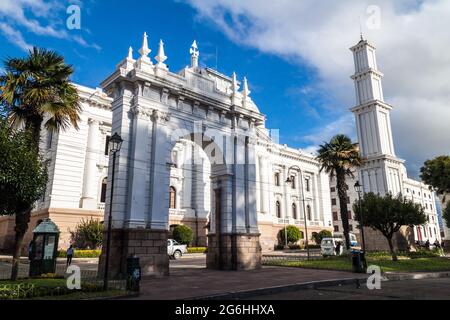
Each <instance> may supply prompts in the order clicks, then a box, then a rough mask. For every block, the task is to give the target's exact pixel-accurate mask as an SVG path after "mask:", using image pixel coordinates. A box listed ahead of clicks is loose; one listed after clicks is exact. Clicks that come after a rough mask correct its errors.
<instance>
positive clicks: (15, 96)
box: [0, 47, 81, 280]
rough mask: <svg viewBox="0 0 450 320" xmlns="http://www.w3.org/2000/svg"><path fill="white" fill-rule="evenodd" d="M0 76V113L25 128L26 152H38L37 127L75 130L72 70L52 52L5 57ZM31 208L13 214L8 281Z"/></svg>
mask: <svg viewBox="0 0 450 320" xmlns="http://www.w3.org/2000/svg"><path fill="white" fill-rule="evenodd" d="M4 65H5V74H3V75H1V76H0V114H1V115H3V116H6V117H7V118H8V120H9V122H10V124H11V125H12V126H15V127H21V126H22V125H23V128H25V130H26V131H28V132H29V133H30V134H31V136H32V139H30V146H29V147H30V149H34V150H35V151H36V152H39V141H40V136H41V128H43V127H45V128H46V129H48V130H51V131H57V130H59V129H63V130H64V129H67V128H68V127H69V126H70V125H72V126H73V127H75V128H76V129H78V121H79V120H80V117H79V113H80V112H81V105H80V103H79V97H78V93H77V90H76V88H75V87H74V86H73V85H72V84H71V83H70V81H69V77H70V76H71V75H72V73H73V68H72V66H70V65H67V64H65V62H64V58H63V57H62V56H60V55H59V54H57V53H56V52H54V51H49V50H46V49H40V48H36V47H34V48H33V49H32V50H30V51H29V54H28V56H26V57H24V58H8V59H7V60H6V61H5V62H4ZM32 209H33V208H32V206H30V207H28V208H26V209H25V210H22V211H21V212H15V217H16V218H15V219H16V225H15V232H16V237H15V238H16V241H15V249H14V256H13V266H12V272H11V279H13V280H15V279H16V278H17V273H18V266H19V257H20V250H21V247H22V242H23V237H24V235H25V233H26V231H27V230H28V223H29V221H30V216H31V211H32Z"/></svg>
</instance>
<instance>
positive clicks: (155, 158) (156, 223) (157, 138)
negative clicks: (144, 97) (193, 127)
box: [147, 110, 171, 230]
mask: <svg viewBox="0 0 450 320" xmlns="http://www.w3.org/2000/svg"><path fill="white" fill-rule="evenodd" d="M169 119H170V115H169V114H168V113H165V112H161V111H157V110H154V111H153V115H152V121H153V130H152V149H151V162H150V166H151V169H150V171H151V172H150V194H151V200H150V217H148V222H147V226H148V227H149V228H150V229H151V230H167V229H168V222H169V220H168V214H167V213H168V212H169V193H168V190H169V180H170V168H169V166H168V165H166V162H167V158H168V156H169V155H170V152H171V150H170V146H171V145H170V143H169V134H168V131H167V130H168V128H167V122H168V121H169Z"/></svg>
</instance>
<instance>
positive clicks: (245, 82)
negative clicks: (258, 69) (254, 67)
mask: <svg viewBox="0 0 450 320" xmlns="http://www.w3.org/2000/svg"><path fill="white" fill-rule="evenodd" d="M250 93H251V91H250V90H249V89H248V81H247V77H244V89H243V91H242V94H243V95H244V99H247V98H248V97H249V96H250Z"/></svg>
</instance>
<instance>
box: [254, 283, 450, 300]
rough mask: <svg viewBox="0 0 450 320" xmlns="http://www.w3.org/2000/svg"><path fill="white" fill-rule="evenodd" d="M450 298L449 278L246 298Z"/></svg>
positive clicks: (348, 286)
mask: <svg viewBox="0 0 450 320" xmlns="http://www.w3.org/2000/svg"><path fill="white" fill-rule="evenodd" d="M337 299H339V300H450V278H438V279H424V280H406V281H388V282H382V283H381V289H380V290H368V289H367V287H365V286H362V287H361V288H360V289H356V288H355V286H352V285H345V286H332V287H324V288H316V289H307V290H299V291H295V292H286V293H279V294H273V295H259V296H258V295H256V296H253V297H251V298H248V300H271V301H272V300H337Z"/></svg>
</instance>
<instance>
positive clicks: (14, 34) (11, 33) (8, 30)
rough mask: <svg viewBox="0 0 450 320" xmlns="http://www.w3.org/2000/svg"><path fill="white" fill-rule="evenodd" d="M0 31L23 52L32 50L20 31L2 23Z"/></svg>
mask: <svg viewBox="0 0 450 320" xmlns="http://www.w3.org/2000/svg"><path fill="white" fill-rule="evenodd" d="M0 31H1V32H2V33H3V35H4V36H5V37H6V38H7V39H8V40H9V41H10V42H12V43H14V44H15V45H16V46H18V47H19V48H21V49H22V50H24V51H28V50H30V49H31V48H32V46H31V45H30V44H28V43H27V42H26V41H25V39H24V38H23V36H22V34H21V33H20V32H19V31H17V30H15V29H13V28H12V27H11V26H9V25H7V24H6V23H1V22H0Z"/></svg>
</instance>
